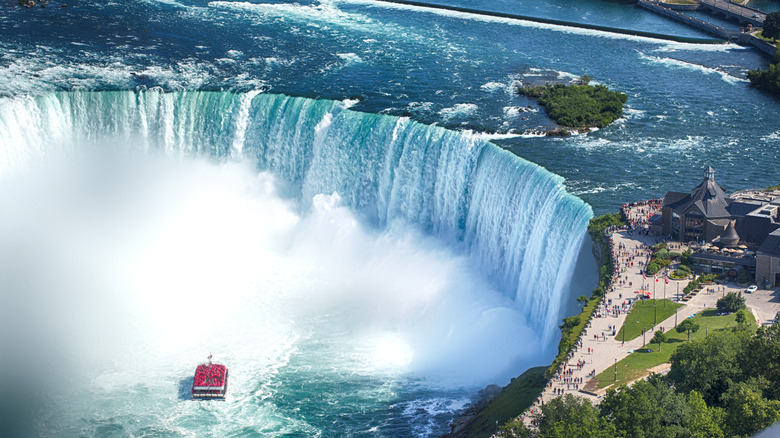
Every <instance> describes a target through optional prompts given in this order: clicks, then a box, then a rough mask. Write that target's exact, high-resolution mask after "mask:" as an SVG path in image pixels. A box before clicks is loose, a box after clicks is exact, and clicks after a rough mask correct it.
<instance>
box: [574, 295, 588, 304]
mask: <svg viewBox="0 0 780 438" xmlns="http://www.w3.org/2000/svg"><path fill="white" fill-rule="evenodd" d="M577 302H578V303H580V304H582V305H583V306H584V305H585V303H587V302H588V297H586V296H585V295H580V296H579V297H577Z"/></svg>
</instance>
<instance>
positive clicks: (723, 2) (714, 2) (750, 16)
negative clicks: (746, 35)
mask: <svg viewBox="0 0 780 438" xmlns="http://www.w3.org/2000/svg"><path fill="white" fill-rule="evenodd" d="M697 10H708V11H710V12H712V13H715V14H721V15H723V16H725V17H726V18H732V19H736V20H738V21H739V23H740V24H751V25H753V26H756V27H761V26H763V25H764V20H765V19H766V12H764V11H760V10H758V9H754V8H751V7H748V6H742V5H740V4H738V3H732V2H730V1H727V0H700V1H699V5H698V8H697Z"/></svg>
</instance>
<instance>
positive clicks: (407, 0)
mask: <svg viewBox="0 0 780 438" xmlns="http://www.w3.org/2000/svg"><path fill="white" fill-rule="evenodd" d="M376 1H378V2H384V3H395V4H399V5H407V6H417V7H421V8H428V9H441V10H445V11H454V12H463V13H466V14H474V15H483V16H487V17H498V18H509V19H511V20H523V21H531V22H534V23H542V24H553V25H557V26H566V27H576V28H580V29H589V30H598V31H601V32H609V33H617V34H621V35H631V36H639V37H646V38H654V39H662V40H669V41H675V42H678V43H692V44H719V43H725V41H722V40H719V39H713V38H693V37H683V36H677V35H666V34H661V33H654V32H644V31H641V30H631V29H621V28H618V27H609V26H600V25H597V24H586V23H576V22H572V21H564V20H553V19H550V18H541V17H529V16H526V15H517V14H507V13H504V12H492V11H481V10H478V9H470V8H461V7H458V6H447V5H437V4H430V3H422V2H417V1H412V0H376Z"/></svg>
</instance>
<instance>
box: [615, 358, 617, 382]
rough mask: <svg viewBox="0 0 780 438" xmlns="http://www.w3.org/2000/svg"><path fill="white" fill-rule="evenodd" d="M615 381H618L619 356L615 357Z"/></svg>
mask: <svg viewBox="0 0 780 438" xmlns="http://www.w3.org/2000/svg"><path fill="white" fill-rule="evenodd" d="M615 381H616V382H617V358H615Z"/></svg>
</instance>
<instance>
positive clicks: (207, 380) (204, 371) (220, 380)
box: [193, 364, 226, 386]
mask: <svg viewBox="0 0 780 438" xmlns="http://www.w3.org/2000/svg"><path fill="white" fill-rule="evenodd" d="M225 371H226V368H225V365H221V364H200V365H198V368H196V369H195V379H194V381H193V386H224V385H225Z"/></svg>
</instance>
